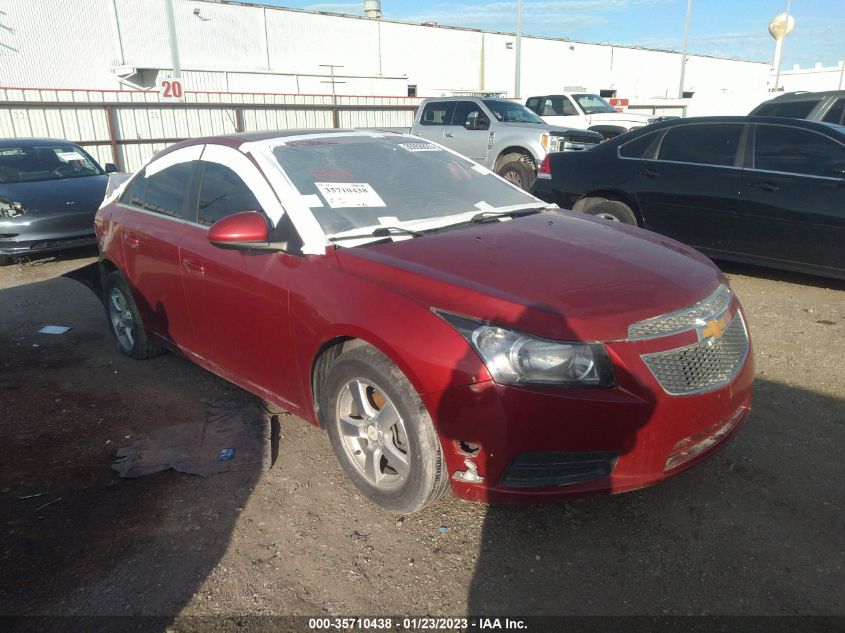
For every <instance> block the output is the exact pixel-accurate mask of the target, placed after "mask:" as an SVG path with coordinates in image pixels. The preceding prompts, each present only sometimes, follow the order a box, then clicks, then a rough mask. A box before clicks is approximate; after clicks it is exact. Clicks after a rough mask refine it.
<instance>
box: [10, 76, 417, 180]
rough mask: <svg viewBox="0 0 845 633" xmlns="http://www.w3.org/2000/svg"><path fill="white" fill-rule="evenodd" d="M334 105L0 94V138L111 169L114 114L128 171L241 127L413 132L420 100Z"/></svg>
mask: <svg viewBox="0 0 845 633" xmlns="http://www.w3.org/2000/svg"><path fill="white" fill-rule="evenodd" d="M336 101H337V105H338V106H340V107H339V108H338V111H337V114H336V115H335V114H334V113H333V111H332V109H326V107H327V106H331V105H332V97H330V96H309V95H290V94H239V93H194V92H189V93H186V98H185V102H186V103H185V105H180V104H174V105H169V104H162V103H161V101H160V100H159V94H158V93H157V92H141V91H85V90H21V89H0V137H6V138H19V137H53V138H64V139H70V140H72V141H75V142H78V143H80V144H81V145H82V146H83V147H84V148H85V149H86V150H88V151H89V152H90V153H91V154H92V155H94V156H95V157H96V158H97V159H98V161H99V162H100V163H101V164H103V163H110V162H115V158H114V150H113V146H112V137H111V134H110V125H109V110H111V111H112V117H113V129H114V139H113V140H114V141H115V146H116V149H117V160H118V162H119V164H120V165H121V167H122V168H124V169H127V170H128V171H133V170H135V169H137V168H138V167H139V166H140V165H141V164H143V163H144V162H145V161H146V160H148V159H149V158H150V157H151V156H152V155H153V154H154V153H155V152H157V151H159V150H161V149H163V148H164V147H166V146H167V145H168V144H169V143H172V142H175V141H176V140H180V139H183V138H195V137H200V136H212V135H218V134H232V133H235V132H237V131H238V126H239V120H240V129H241V131H244V132H251V131H260V130H285V129H297V128H312V129H313V128H330V127H333V126H334V123H335V116H336V117H337V124H338V126H339V127H410V125H411V123H412V121H413V114H414V113H413V108H414V107H415V106H416V105H417V104H418V103H419V101H420V99H412V98H407V97H356V96H343V97H337V100H336ZM3 102H6V104H5V105H4V103H3ZM51 104H62V106H61V107H57V106H56V105H51ZM73 104H79V107H74V105H73ZM98 104H103V105H102V106H99V105H98ZM135 104H137V107H136V106H135ZM145 104H148V105H145ZM150 104H155V105H150ZM203 104H209V105H211V104H214V106H215V107H202V106H203ZM219 104H232V107H231V108H228V107H220V106H219ZM292 105H296V106H301V107H295V108H290V106H292ZM280 106H288V107H287V108H282V107H280ZM358 107H363V108H366V107H377V108H378V109H355V108H358Z"/></svg>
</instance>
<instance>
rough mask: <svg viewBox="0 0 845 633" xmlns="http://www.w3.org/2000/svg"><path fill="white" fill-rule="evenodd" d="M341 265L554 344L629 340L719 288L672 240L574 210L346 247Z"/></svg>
mask: <svg viewBox="0 0 845 633" xmlns="http://www.w3.org/2000/svg"><path fill="white" fill-rule="evenodd" d="M337 257H338V260H339V263H340V265H341V266H342V267H343V268H345V269H346V270H347V271H348V272H349V273H352V274H356V275H360V276H362V277H366V278H368V279H370V280H371V281H373V282H375V283H378V284H380V285H382V286H385V287H388V288H390V289H391V290H393V291H395V292H399V293H402V294H404V295H406V296H408V297H410V298H412V299H414V300H416V301H418V302H420V303H421V304H423V305H424V306H426V307H431V308H436V309H441V310H446V311H451V312H455V313H458V314H463V315H466V316H470V317H475V318H478V319H482V320H485V321H489V322H492V323H497V324H500V325H503V326H507V327H512V328H516V329H520V330H524V331H526V332H531V333H533V334H536V335H538V336H543V337H547V338H552V339H558V340H584V341H608V340H617V339H625V338H627V335H628V325H629V324H631V323H634V322H636V321H640V320H642V319H646V318H649V317H653V316H657V315H660V314H664V313H666V312H671V311H674V310H678V309H681V308H683V307H686V306H689V305H692V304H694V303H696V302H697V301H700V300H701V299H703V298H704V297H706V296H707V295H708V294H710V293H711V292H713V290H714V289H715V288H716V287H717V286H718V284H719V283H720V281H723V278H722V276H721V273H720V272H719V270H718V269H717V268H716V267H715V266H714V265H713V264H712V263H711V262H710V260H708V259H707V258H706V257H704V256H703V255H701V254H699V253H697V252H696V251H694V250H693V249H691V248H689V247H687V246H684V245H683V244H680V243H678V242H675V241H673V240H671V239H669V238H665V237H662V236H659V235H657V234H654V233H649V232H647V231H644V230H641V229H637V228H634V227H629V226H626V225H623V224H620V223H617V222H609V221H605V220H598V219H595V218H591V217H588V216H584V215H581V214H577V213H574V212H551V213H540V214H536V215H532V216H527V217H523V218H519V219H515V220H512V221H507V222H490V223H486V224H475V225H470V226H466V227H462V228H458V229H453V230H448V231H445V232H443V233H437V234H432V235H427V236H424V237H419V238H416V239H409V240H401V241H396V242H391V243H379V244H370V245H368V246H363V247H357V248H349V249H340V250H338V251H337Z"/></svg>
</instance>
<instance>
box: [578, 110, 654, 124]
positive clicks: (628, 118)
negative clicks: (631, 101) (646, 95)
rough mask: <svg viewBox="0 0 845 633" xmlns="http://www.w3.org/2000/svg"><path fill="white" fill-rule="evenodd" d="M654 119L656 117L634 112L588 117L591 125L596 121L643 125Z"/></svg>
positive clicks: (604, 113) (607, 113)
mask: <svg viewBox="0 0 845 633" xmlns="http://www.w3.org/2000/svg"><path fill="white" fill-rule="evenodd" d="M654 118H656V117H654V116H651V115H647V114H637V113H635V112H598V113H596V114H591V115H590V120H591V121H592V122H593V123H595V122H597V121H616V122H622V121H624V122H626V123H642V124H644V125H645V124H646V123H648V122H649V121H650V120H651V119H654Z"/></svg>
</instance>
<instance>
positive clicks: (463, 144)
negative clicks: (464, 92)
mask: <svg viewBox="0 0 845 633" xmlns="http://www.w3.org/2000/svg"><path fill="white" fill-rule="evenodd" d="M473 112H477V113H478V116H479V118H485V119H487V120H488V121H489V120H490V116H489V115H488V114H487V113H486V112H485V111H484V110H483V108H482V107H481V106H480V105H478V104H477V103H475V102H474V101H455V109H454V110H453V112H452V121H451V125H447V126H445V127H444V128H443V139H444V141H443V142H444V144H445V145H447V146H448V147H449V148H451V149H453V150H455V151H456V152H458V153H459V154H463V155H464V156H466V157H467V158H471V159H472V160H474V161H476V162H479V163H484V162H485V161H486V160H487V151H488V145H489V143H488V141H489V140H490V131H489V129H488V130H468V129H466V128H465V127H464V123H466V120H467V117H468V116H469V115H470V114H472V113H473Z"/></svg>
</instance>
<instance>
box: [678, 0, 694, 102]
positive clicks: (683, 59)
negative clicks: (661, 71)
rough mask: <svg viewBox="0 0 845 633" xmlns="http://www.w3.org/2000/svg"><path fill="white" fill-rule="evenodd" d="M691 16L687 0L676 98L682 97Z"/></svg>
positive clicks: (690, 2)
mask: <svg viewBox="0 0 845 633" xmlns="http://www.w3.org/2000/svg"><path fill="white" fill-rule="evenodd" d="M691 16H692V0H687V18H686V20H684V52H683V54H682V55H681V80H680V81H679V82H678V99H683V98H684V75H685V74H686V72H687V45H688V44H689V23H690V17H691Z"/></svg>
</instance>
